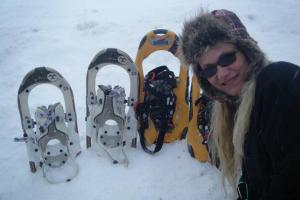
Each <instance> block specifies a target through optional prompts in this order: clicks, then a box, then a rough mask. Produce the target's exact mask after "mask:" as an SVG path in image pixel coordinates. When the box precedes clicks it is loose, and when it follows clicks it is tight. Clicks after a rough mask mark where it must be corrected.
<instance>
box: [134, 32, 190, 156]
mask: <svg viewBox="0 0 300 200" xmlns="http://www.w3.org/2000/svg"><path fill="white" fill-rule="evenodd" d="M177 46H178V37H177V35H176V34H175V33H174V32H172V31H169V30H165V29H157V30H154V31H151V32H149V33H147V34H146V35H145V36H144V37H143V39H142V40H141V42H140V45H139V50H138V52H137V56H136V60H135V63H136V65H137V68H138V73H139V82H140V87H139V100H138V104H139V105H140V104H142V103H144V101H145V90H144V85H143V83H144V79H145V78H144V72H143V65H142V63H143V61H144V59H146V58H147V57H148V56H149V55H150V54H151V53H153V52H155V51H159V50H164V51H168V52H170V53H172V54H173V55H174V56H175V57H177ZM174 94H175V96H176V108H175V113H174V114H173V119H172V122H173V125H174V127H173V128H172V129H170V130H167V133H166V134H165V135H164V139H163V142H166V143H168V142H173V141H175V140H178V139H182V138H184V137H185V135H186V132H187V129H188V110H189V107H188V97H187V95H188V71H187V69H186V68H185V67H184V66H183V65H180V71H179V77H177V86H176V87H175V88H174ZM139 121H140V120H139ZM139 129H140V130H141V123H140V122H139ZM141 132H144V133H143V135H144V136H143V137H144V138H145V144H146V145H147V146H150V145H152V144H154V143H156V142H157V139H158V137H159V133H158V132H159V131H157V130H156V128H155V125H154V123H153V121H152V120H150V119H149V123H148V127H147V128H146V129H145V130H144V131H140V134H141ZM140 138H141V137H140ZM141 142H142V141H141ZM144 150H145V149H144Z"/></svg>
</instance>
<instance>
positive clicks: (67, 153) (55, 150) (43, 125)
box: [15, 67, 81, 183]
mask: <svg viewBox="0 0 300 200" xmlns="http://www.w3.org/2000/svg"><path fill="white" fill-rule="evenodd" d="M44 83H48V84H52V85H55V86H57V87H58V88H59V89H60V90H61V91H62V93H63V96H64V100H65V107H66V113H64V109H63V106H62V105H61V104H60V103H56V104H54V105H49V106H48V108H47V107H46V106H40V107H38V108H37V109H36V111H35V121H34V120H33V119H32V117H31V114H30V111H29V105H28V96H29V94H30V91H32V89H33V88H34V87H36V86H38V85H40V84H44ZM18 105H19V111H20V116H21V122H22V128H23V132H24V134H23V138H15V141H24V142H26V145H27V152H28V156H29V164H30V169H31V172H36V170H37V167H38V166H40V167H41V168H42V170H43V175H44V177H45V178H46V180H47V181H48V182H50V183H59V182H64V181H70V180H71V179H72V178H74V177H75V176H76V175H77V174H78V171H79V167H78V165H77V163H76V162H75V161H74V159H75V157H76V156H77V155H79V153H80V152H81V148H80V142H79V136H78V128H77V117H76V111H75V105H74V98H73V92H72V89H71V87H70V85H69V84H68V82H67V81H66V80H65V79H64V78H63V77H62V76H61V75H60V74H59V73H58V72H57V71H55V70H53V69H51V68H46V67H39V68H35V69H34V70H32V71H30V72H29V73H28V74H27V75H26V76H25V77H24V79H23V81H22V83H21V85H20V88H19V91H18Z"/></svg>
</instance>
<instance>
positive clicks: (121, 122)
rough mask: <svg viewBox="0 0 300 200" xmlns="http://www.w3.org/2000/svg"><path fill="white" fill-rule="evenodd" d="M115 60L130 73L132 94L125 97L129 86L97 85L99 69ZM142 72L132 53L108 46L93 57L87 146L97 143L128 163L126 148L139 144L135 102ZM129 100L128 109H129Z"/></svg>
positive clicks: (100, 149) (89, 74) (115, 158)
mask: <svg viewBox="0 0 300 200" xmlns="http://www.w3.org/2000/svg"><path fill="white" fill-rule="evenodd" d="M108 64H114V65H117V66H120V67H122V68H123V69H125V70H126V71H127V72H128V74H129V77H130V94H129V97H128V99H127V100H126V99H125V90H124V88H122V87H120V86H115V87H114V88H113V89H112V87H111V86H104V85H100V86H99V88H98V90H97V93H96V89H95V82H96V75H97V73H98V71H99V70H100V69H101V68H102V67H104V66H106V65H108ZM137 92H138V75H137V69H136V66H135V64H134V63H133V61H132V60H131V59H130V57H129V56H128V55H127V54H126V53H124V52H122V51H120V50H118V49H112V48H109V49H104V50H102V51H100V52H99V53H98V54H97V55H96V56H95V58H94V59H93V60H92V62H91V64H90V66H89V68H88V72H87V96H86V104H87V115H86V121H87V124H86V130H87V132H86V134H87V148H89V147H91V146H93V147H94V148H95V149H96V150H97V152H99V153H100V154H101V153H102V152H105V154H106V155H107V156H108V157H109V158H110V159H111V161H112V162H113V163H115V164H116V163H124V164H125V165H128V159H127V156H126V154H125V151H124V148H125V147H128V146H131V147H136V139H137V121H136V117H135V112H134V105H135V104H136V102H137ZM125 103H127V106H128V111H127V112H125V107H126V106H125Z"/></svg>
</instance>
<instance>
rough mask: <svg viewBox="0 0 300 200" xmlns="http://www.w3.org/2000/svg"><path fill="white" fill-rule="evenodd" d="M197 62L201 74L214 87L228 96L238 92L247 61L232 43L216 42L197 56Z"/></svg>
mask: <svg viewBox="0 0 300 200" xmlns="http://www.w3.org/2000/svg"><path fill="white" fill-rule="evenodd" d="M198 64H199V67H201V70H202V71H201V72H203V74H202V75H204V76H205V77H206V79H207V80H208V82H209V83H210V84H211V85H213V86H214V87H215V88H217V89H219V90H221V91H223V92H224V93H226V94H227V95H230V96H237V95H238V94H239V93H240V91H241V89H242V87H243V85H244V80H245V75H246V69H247V66H248V61H247V59H246V58H245V56H244V55H243V54H242V52H241V51H239V50H237V48H236V47H235V46H234V45H233V44H230V43H224V42H222V43H217V44H216V45H214V46H212V47H211V48H209V49H208V51H207V52H205V53H204V54H203V55H201V56H200V57H199V58H198ZM201 72H200V73H201ZM205 72H207V73H206V75H205Z"/></svg>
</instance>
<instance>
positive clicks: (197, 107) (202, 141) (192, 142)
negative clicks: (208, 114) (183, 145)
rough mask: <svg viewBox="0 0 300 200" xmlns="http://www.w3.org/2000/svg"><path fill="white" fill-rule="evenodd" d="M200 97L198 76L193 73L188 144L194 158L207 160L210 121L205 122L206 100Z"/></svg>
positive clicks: (202, 160)
mask: <svg viewBox="0 0 300 200" xmlns="http://www.w3.org/2000/svg"><path fill="white" fill-rule="evenodd" d="M200 97H201V94H200V86H199V84H198V81H197V78H196V76H195V75H193V78H192V85H191V91H190V122H189V128H188V134H187V146H188V150H189V153H190V155H191V156H192V157H193V158H195V159H197V160H199V161H201V162H206V161H207V160H208V152H207V148H206V146H207V140H208V134H209V130H208V125H207V123H208V121H206V122H205V121H204V120H205V119H204V118H203V117H202V116H203V115H202V112H204V109H205V105H204V102H203V103H202V102H199V98H200ZM199 117H201V118H199ZM207 120H209V119H207ZM200 121H201V122H200ZM205 124H206V125H205ZM200 126H202V127H200Z"/></svg>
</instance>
